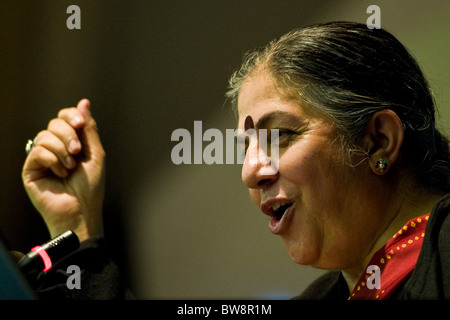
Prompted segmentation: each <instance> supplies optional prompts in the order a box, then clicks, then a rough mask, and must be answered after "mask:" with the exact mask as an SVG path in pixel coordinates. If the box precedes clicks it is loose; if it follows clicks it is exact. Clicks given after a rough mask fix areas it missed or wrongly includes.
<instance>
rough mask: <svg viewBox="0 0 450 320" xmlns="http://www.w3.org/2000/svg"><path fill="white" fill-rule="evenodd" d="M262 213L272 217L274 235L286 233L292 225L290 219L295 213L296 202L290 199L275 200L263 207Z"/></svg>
mask: <svg viewBox="0 0 450 320" xmlns="http://www.w3.org/2000/svg"><path fill="white" fill-rule="evenodd" d="M261 210H262V212H264V213H265V214H266V215H268V216H270V217H271V219H270V221H269V228H270V231H272V233H274V234H281V233H283V232H285V231H286V230H287V229H288V228H289V225H290V220H291V219H290V218H291V216H292V213H293V212H294V202H292V201H290V200H288V199H273V200H270V201H266V202H264V203H263V205H262V206H261Z"/></svg>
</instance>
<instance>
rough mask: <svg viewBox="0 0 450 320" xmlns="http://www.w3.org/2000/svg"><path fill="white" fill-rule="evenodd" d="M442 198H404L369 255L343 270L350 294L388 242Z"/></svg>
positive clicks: (430, 196) (434, 196) (438, 196)
mask: <svg viewBox="0 0 450 320" xmlns="http://www.w3.org/2000/svg"><path fill="white" fill-rule="evenodd" d="M441 197H442V195H441V194H433V195H428V196H424V195H422V196H417V197H414V199H420V200H417V201H416V200H408V199H406V198H402V199H401V200H400V201H399V205H397V206H396V207H397V209H396V210H395V211H394V212H395V213H394V214H393V215H392V217H393V218H391V220H390V222H388V224H387V226H386V228H384V230H382V231H381V233H380V235H379V236H378V238H377V239H376V241H375V242H374V243H373V245H372V246H371V249H370V250H369V252H368V254H367V255H366V256H365V257H364V258H363V259H362V260H361V261H360V263H359V264H358V265H355V266H351V267H349V268H345V269H344V270H342V274H343V276H344V279H345V281H346V282H347V286H348V288H349V292H351V291H352V290H353V288H354V287H355V285H356V283H357V282H358V280H359V278H360V277H361V275H362V274H363V273H364V272H365V268H366V267H367V265H368V263H369V261H370V259H371V258H372V256H373V255H374V254H375V253H376V252H377V251H378V250H379V249H380V248H381V247H382V246H384V245H385V244H386V242H388V240H389V239H390V238H391V237H392V236H393V235H394V234H395V233H396V232H398V231H399V230H400V229H401V228H402V227H403V226H404V225H405V224H406V223H407V222H408V221H409V220H411V219H414V218H416V217H418V216H420V215H423V214H427V213H430V212H431V210H432V208H433V206H434V204H435V203H436V202H437V201H438V200H439V199H440V198H441Z"/></svg>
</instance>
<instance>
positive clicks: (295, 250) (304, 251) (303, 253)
mask: <svg viewBox="0 0 450 320" xmlns="http://www.w3.org/2000/svg"><path fill="white" fill-rule="evenodd" d="M285 245H286V243H285ZM286 248H287V251H288V254H289V257H290V258H291V259H292V261H294V262H295V263H297V264H300V265H302V266H315V265H317V264H318V262H319V260H320V250H314V249H313V248H311V247H310V246H308V248H304V246H301V245H298V244H296V245H286Z"/></svg>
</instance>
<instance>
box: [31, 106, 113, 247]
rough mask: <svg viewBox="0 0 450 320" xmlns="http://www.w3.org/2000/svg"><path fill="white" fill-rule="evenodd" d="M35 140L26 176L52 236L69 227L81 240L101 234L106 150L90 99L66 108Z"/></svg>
mask: <svg viewBox="0 0 450 320" xmlns="http://www.w3.org/2000/svg"><path fill="white" fill-rule="evenodd" d="M34 142H35V143H34V147H33V148H32V149H31V151H30V152H29V154H28V156H27V158H26V160H25V164H24V166H23V170H22V180H23V183H24V186H25V190H26V191H27V194H28V196H29V197H30V200H31V202H32V203H33V205H34V206H35V208H36V209H37V210H38V211H39V213H40V214H41V215H42V218H43V219H44V221H45V223H46V225H47V227H48V229H49V232H50V235H51V237H52V238H53V237H55V236H57V235H59V234H60V233H62V232H64V231H66V230H69V229H70V230H72V231H74V232H75V233H76V234H77V236H78V238H79V239H80V241H83V240H85V239H87V238H89V237H92V236H96V235H102V234H103V219H102V207H103V199H104V191H105V182H104V180H105V179H104V175H105V174H104V161H105V152H104V150H103V147H102V144H101V142H100V137H99V135H98V132H97V124H96V122H95V120H94V118H92V116H91V112H90V102H89V100H87V99H83V100H81V101H80V102H79V103H78V105H77V107H76V108H67V109H62V110H61V111H60V112H59V113H58V117H57V118H55V119H53V120H51V121H50V122H49V124H48V127H47V130H43V131H41V132H39V134H38V135H37V136H36V138H35V140H34Z"/></svg>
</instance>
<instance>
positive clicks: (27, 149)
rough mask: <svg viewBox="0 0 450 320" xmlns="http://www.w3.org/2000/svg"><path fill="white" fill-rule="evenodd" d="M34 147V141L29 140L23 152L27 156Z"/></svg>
mask: <svg viewBox="0 0 450 320" xmlns="http://www.w3.org/2000/svg"><path fill="white" fill-rule="evenodd" d="M33 147H34V140H31V139H29V140H28V141H27V144H26V145H25V152H26V154H27V155H28V154H29V153H30V151H31V149H33Z"/></svg>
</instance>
